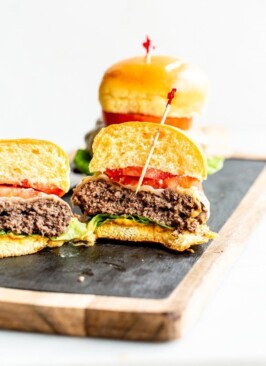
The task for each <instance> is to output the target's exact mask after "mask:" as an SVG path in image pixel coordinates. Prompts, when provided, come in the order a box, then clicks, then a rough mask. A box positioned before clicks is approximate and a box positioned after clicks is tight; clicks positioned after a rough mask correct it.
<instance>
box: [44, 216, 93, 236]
mask: <svg viewBox="0 0 266 366" xmlns="http://www.w3.org/2000/svg"><path fill="white" fill-rule="evenodd" d="M92 234H93V231H91V230H90V226H89V223H85V222H80V221H79V220H78V219H77V218H76V217H73V218H72V219H71V221H70V224H69V225H68V228H67V231H66V232H65V233H64V234H62V235H60V236H57V237H54V238H51V239H50V240H52V241H61V240H64V241H70V240H75V239H76V240H81V241H82V240H84V241H91V235H92Z"/></svg>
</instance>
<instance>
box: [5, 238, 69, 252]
mask: <svg viewBox="0 0 266 366" xmlns="http://www.w3.org/2000/svg"><path fill="white" fill-rule="evenodd" d="M63 243H64V242H63V241H50V240H49V239H48V238H45V237H43V236H40V235H32V236H20V235H14V234H9V235H0V258H6V257H17V256H21V255H26V254H33V253H36V252H39V251H40V250H42V249H44V248H45V247H60V246H61V245H62V244H63Z"/></svg>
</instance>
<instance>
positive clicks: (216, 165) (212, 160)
mask: <svg viewBox="0 0 266 366" xmlns="http://www.w3.org/2000/svg"><path fill="white" fill-rule="evenodd" d="M223 166H224V158H222V157H220V156H210V157H208V158H207V173H208V175H212V174H214V173H216V172H218V171H219V170H221V169H222V168H223Z"/></svg>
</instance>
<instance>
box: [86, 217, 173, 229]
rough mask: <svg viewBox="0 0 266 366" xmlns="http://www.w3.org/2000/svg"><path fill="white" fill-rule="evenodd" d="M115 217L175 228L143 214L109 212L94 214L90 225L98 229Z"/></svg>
mask: <svg viewBox="0 0 266 366" xmlns="http://www.w3.org/2000/svg"><path fill="white" fill-rule="evenodd" d="M115 219H127V220H132V221H135V222H136V223H139V224H144V225H149V224H156V225H159V226H161V227H164V228H166V229H173V228H172V227H171V226H168V225H164V224H160V223H159V222H156V221H153V220H150V219H147V218H146V217H143V216H132V215H125V216H119V215H109V214H99V215H96V216H94V217H93V218H92V219H91V220H90V221H89V226H90V228H91V230H92V231H93V232H94V231H95V230H96V229H97V227H99V226H101V225H102V224H104V223H106V222H108V221H112V220H115Z"/></svg>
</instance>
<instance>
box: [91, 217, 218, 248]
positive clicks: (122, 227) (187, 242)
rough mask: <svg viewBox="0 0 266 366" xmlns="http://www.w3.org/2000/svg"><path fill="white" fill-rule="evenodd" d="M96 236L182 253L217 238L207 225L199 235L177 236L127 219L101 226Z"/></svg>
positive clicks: (153, 225) (188, 233)
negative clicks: (165, 248)
mask: <svg viewBox="0 0 266 366" xmlns="http://www.w3.org/2000/svg"><path fill="white" fill-rule="evenodd" d="M123 221H124V223H123ZM95 234H96V237H97V238H99V239H100V238H101V239H113V240H121V241H131V242H149V243H158V244H162V245H164V246H165V247H167V248H169V249H172V250H176V251H180V252H182V251H184V250H186V249H188V248H190V247H191V245H198V244H204V243H207V242H208V241H209V240H210V239H213V238H214V237H216V235H215V234H214V233H212V232H211V231H210V230H209V228H208V226H206V225H201V226H200V228H199V229H198V231H197V233H190V232H188V231H187V232H183V233H182V234H179V235H178V236H175V235H173V231H172V230H170V229H166V228H163V227H160V226H158V225H155V224H150V225H145V224H139V223H136V222H132V220H127V219H123V220H122V219H118V220H112V221H108V222H106V223H104V224H102V225H101V226H99V227H98V228H97V230H96V232H95Z"/></svg>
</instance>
